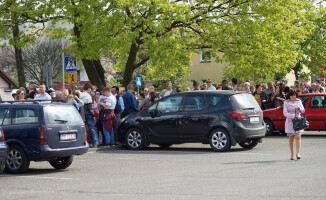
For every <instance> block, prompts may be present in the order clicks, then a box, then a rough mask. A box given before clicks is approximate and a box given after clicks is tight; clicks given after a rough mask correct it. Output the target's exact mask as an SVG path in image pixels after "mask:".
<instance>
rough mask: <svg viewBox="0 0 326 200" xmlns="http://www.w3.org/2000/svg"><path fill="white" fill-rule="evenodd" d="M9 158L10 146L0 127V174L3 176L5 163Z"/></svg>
mask: <svg viewBox="0 0 326 200" xmlns="http://www.w3.org/2000/svg"><path fill="white" fill-rule="evenodd" d="M7 156H8V146H7V144H6V142H5V135H4V134H3V131H2V128H1V127H0V174H2V172H3V170H4V168H5V162H6V160H7Z"/></svg>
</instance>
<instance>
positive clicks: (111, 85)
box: [106, 78, 122, 88]
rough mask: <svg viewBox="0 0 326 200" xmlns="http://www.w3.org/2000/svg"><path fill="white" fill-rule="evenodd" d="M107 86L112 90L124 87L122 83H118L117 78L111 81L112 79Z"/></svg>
mask: <svg viewBox="0 0 326 200" xmlns="http://www.w3.org/2000/svg"><path fill="white" fill-rule="evenodd" d="M106 86H108V87H110V88H112V87H113V86H118V87H121V86H122V85H121V83H120V82H118V81H117V79H115V78H111V79H110V82H108V83H107V85H106Z"/></svg>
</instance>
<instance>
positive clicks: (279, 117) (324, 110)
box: [263, 93, 326, 135]
mask: <svg viewBox="0 0 326 200" xmlns="http://www.w3.org/2000/svg"><path fill="white" fill-rule="evenodd" d="M299 98H300V99H301V101H302V103H303V106H304V107H305V110H306V111H305V114H304V115H305V116H306V117H307V120H308V121H309V128H307V129H306V130H309V131H325V130H326V94H325V93H311V94H301V95H299ZM263 115H264V121H265V123H266V135H271V134H272V133H273V132H274V131H280V132H282V133H284V129H285V120H286V117H284V115H283V106H281V107H278V108H272V109H268V110H264V111H263Z"/></svg>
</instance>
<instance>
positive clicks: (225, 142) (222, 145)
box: [209, 128, 231, 152]
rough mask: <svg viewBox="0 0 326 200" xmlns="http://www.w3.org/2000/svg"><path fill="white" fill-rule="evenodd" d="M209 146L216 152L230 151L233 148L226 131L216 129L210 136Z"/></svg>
mask: <svg viewBox="0 0 326 200" xmlns="http://www.w3.org/2000/svg"><path fill="white" fill-rule="evenodd" d="M209 144H210V146H211V148H212V149H213V150H214V151H217V152H223V151H228V150H229V149H230V148H231V138H230V135H229V133H228V132H227V131H226V130H224V129H221V128H218V129H215V130H213V131H212V132H211V134H210V135H209Z"/></svg>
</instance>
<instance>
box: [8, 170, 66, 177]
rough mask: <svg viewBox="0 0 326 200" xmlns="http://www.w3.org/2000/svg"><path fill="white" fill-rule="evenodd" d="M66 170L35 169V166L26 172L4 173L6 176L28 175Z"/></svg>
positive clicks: (56, 172)
mask: <svg viewBox="0 0 326 200" xmlns="http://www.w3.org/2000/svg"><path fill="white" fill-rule="evenodd" d="M67 171H68V170H67V169H66V170H57V169H53V168H52V169H51V168H49V169H36V168H29V169H28V170H27V172H25V173H23V174H9V173H4V175H6V176H30V175H46V174H58V173H62V172H67Z"/></svg>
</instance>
